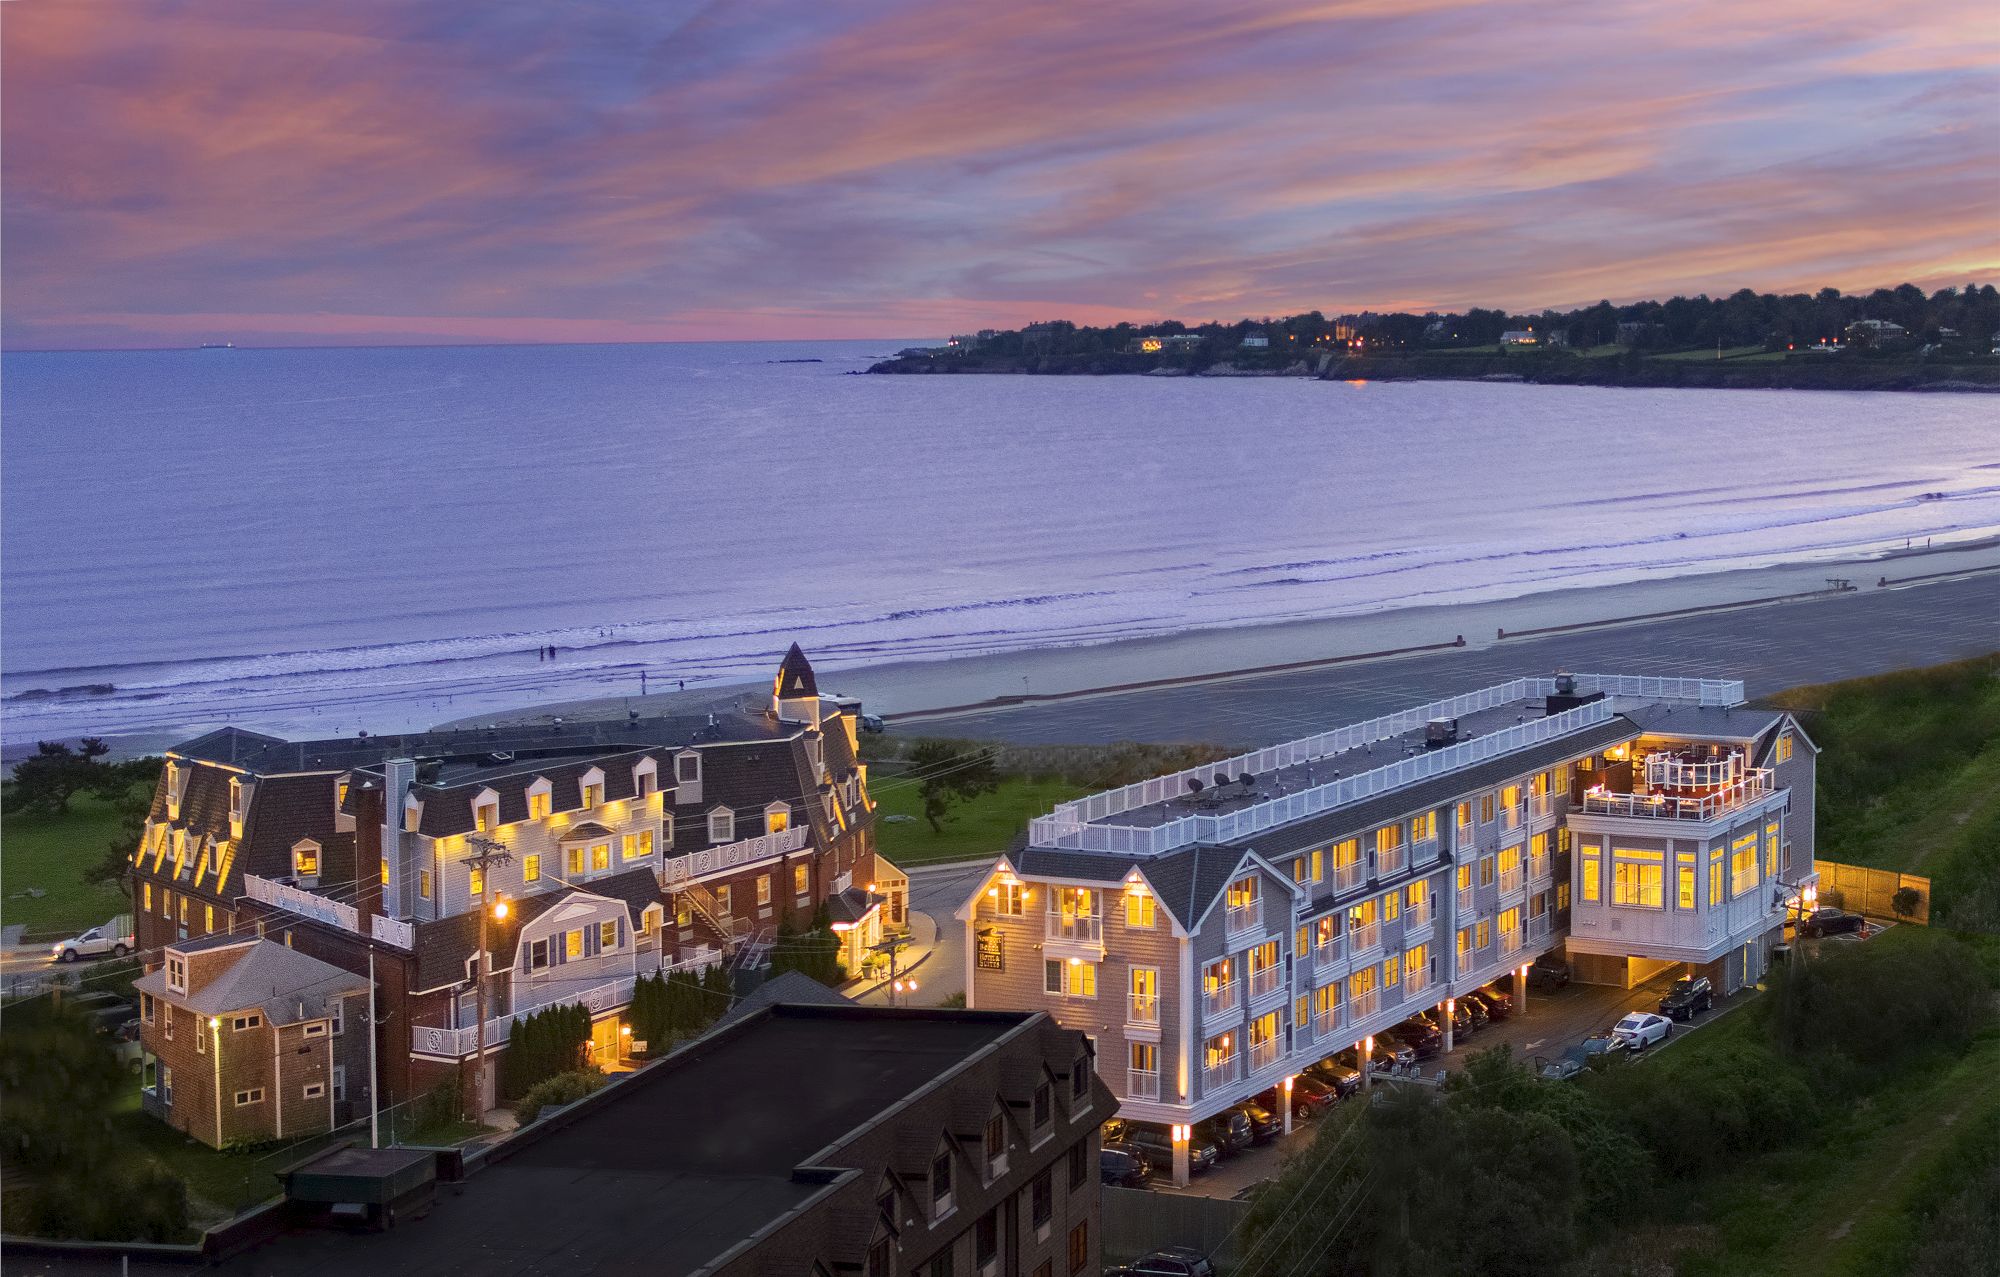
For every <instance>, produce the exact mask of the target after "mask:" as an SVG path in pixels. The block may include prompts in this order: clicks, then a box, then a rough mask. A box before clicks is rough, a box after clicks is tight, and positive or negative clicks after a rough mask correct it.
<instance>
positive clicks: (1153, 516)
mask: <svg viewBox="0 0 2000 1277" xmlns="http://www.w3.org/2000/svg"><path fill="white" fill-rule="evenodd" d="M903 344H907V343H899V342H893V341H882V342H812V343H792V344H767V343H755V344H728V343H714V344H684V345H633V346H513V347H425V348H371V349H311V350H255V349H236V350H213V351H195V350H184V351H137V352H88V353H9V354H7V355H6V356H5V357H4V391H3V392H0V394H3V395H4V398H0V411H3V412H4V417H5V430H4V435H0V498H4V503H0V532H4V539H3V540H0V582H4V600H0V698H4V700H0V709H4V717H0V739H4V741H5V742H6V743H8V744H11V745H19V744H20V743H22V742H28V741H33V740H35V739H40V738H49V737H71V736H76V735H81V734H105V735H120V734H127V733H157V732H180V731H193V730H196V729H200V728H205V727H207V726H210V725H214V724H219V723H223V722H235V723H239V724H242V725H246V726H255V727H260V728H264V729H266V730H273V731H278V732H287V733H315V734H342V733H349V732H353V731H356V730H359V729H369V730H376V731H383V730H394V729H398V728H404V727H411V726H419V725H425V724H428V723H431V722H434V721H437V720H441V719H448V718H457V717H463V716H467V715H473V714H478V713H482V712H485V711H486V710H488V709H496V708H500V707H503V706H517V705H523V704H530V703H534V702H537V701H546V700H556V699H572V698H577V697H584V696H594V695H610V694H616V693H624V692H636V691H638V690H640V677H641V674H642V672H643V674H644V675H645V677H646V680H647V684H648V690H652V691H661V690H665V689H667V688H669V687H671V686H675V685H677V684H678V683H679V682H680V681H682V680H685V681H686V682H687V684H688V685H689V686H690V687H699V686H703V685H709V684H714V683H719V682H728V681H736V680H740V679H744V678H762V677H766V676H768V674H769V671H770V670H771V668H772V667H773V663H774V661H775V659H776V656H777V654H779V653H781V652H782V651H783V650H784V648H785V647H786V645H787V644H789V643H791V642H792V641H794V640H797V641H798V642H800V643H802V644H803V645H804V646H805V647H806V649H807V650H808V651H809V652H810V653H811V655H812V657H813V659H814V661H815V663H816V664H818V665H819V666H820V667H821V668H823V669H839V668H843V667H851V666H856V665H864V664H874V663H879V662H882V661H885V660H896V659H936V658H945V657H951V656H957V655H961V654H967V653H983V652H995V651H1006V650H1012V649H1018V648H1024V647H1031V646H1038V645H1049V644H1077V643H1096V642H1104V641H1107V640H1113V639H1119V638H1125V637H1132V636H1138V635H1152V634H1161V633H1167V632H1173V631H1178V630H1183V629H1188V628H1192V627H1214V626H1234V625H1247V624H1256V623H1260V622H1269V621H1280V620H1291V619H1298V618H1306V617H1321V616H1329V615H1337V614H1343V613H1353V612H1364V611H1372V610H1379V609H1387V608H1397V607H1404V606H1409V605H1413V604H1425V603H1444V602H1455V601H1476V600H1481V599H1490V598H1499V597H1509V596H1516V595H1521V594H1526V593H1531V592H1535V591H1541V590H1549V589H1556V588H1565V587H1574V586H1581V585H1590V584H1597V583H1611V582H1622V581H1630V580H1634V579H1640V578H1648V577H1657V576H1661V575H1671V574H1687V573H1696V572H1706V571H1712V570H1716V569H1721V568H1733V567H1752V566H1761V565H1765V564H1770V563H1777V562H1787V561H1795V560H1800V559H1810V558H1815V557H1825V558H1835V557H1841V556H1847V555H1852V554H1855V553H1866V552H1869V551H1874V550H1881V549H1887V548H1890V547H1901V546H1902V545H1903V544H1904V542H1905V541H1906V539H1915V540H1916V541H1917V543H1919V544H1921V543H1922V542H1923V541H1924V540H1925V539H1927V538H1935V539H1936V540H1937V541H1938V542H1939V543H1944V542H1946V541H1950V540H1963V539H1972V538H1974V537H1978V536H1984V535H1989V534H1992V533H1994V532H1995V531H1996V530H2000V437H1996V433H1995V429H1994V417H1993V413H1994V403H1993V401H1992V400H1991V399H1988V398H1985V397H1981V396H1970V395H1948V394H1932V395H1918V394H1908V395H1897V394H1848V393H1815V392H1800V391H1676V390H1627V389H1598V388H1584V387H1576V388H1570V387H1539V386H1528V385H1519V384H1484V383H1464V382H1399V383H1380V382H1378V383H1324V382H1316V381H1309V380H1299V379H1288V378H1282V379H1281V378H1273V379H1220V378H1218V379H1202V378H1136V377H1123V378H1039V377H1020V376H1013V377H1006V376H990V377H945V376H932V377H923V376H900V377H870V376H852V375H849V374H850V373H856V372H859V371H860V370H863V369H865V368H866V367H867V366H868V364H869V363H870V362H872V361H873V360H875V359H877V358H880V357H883V356H886V355H888V354H890V353H893V351H894V350H895V349H896V348H897V347H898V346H899V345H903ZM799 361H809V362H799ZM551 644H553V645H554V646H555V647H556V649H557V655H556V657H555V659H554V660H546V659H542V657H541V655H540V651H541V649H543V648H546V647H547V646H549V645H551Z"/></svg>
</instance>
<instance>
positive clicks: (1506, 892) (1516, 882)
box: [1500, 865, 1527, 900]
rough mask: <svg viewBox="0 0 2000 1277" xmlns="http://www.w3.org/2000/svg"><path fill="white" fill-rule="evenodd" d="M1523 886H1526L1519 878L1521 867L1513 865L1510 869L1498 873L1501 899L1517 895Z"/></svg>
mask: <svg viewBox="0 0 2000 1277" xmlns="http://www.w3.org/2000/svg"><path fill="white" fill-rule="evenodd" d="M1525 885H1527V884H1526V880H1525V879H1523V878H1522V877H1521V866H1519V865H1515V866H1514V867H1513V868H1512V869H1502V870H1501V871H1500V897H1501V899H1503V900H1504V899H1506V898H1507V897H1508V896H1513V895H1519V894H1520V891H1521V888H1522V887H1523V886H1525Z"/></svg>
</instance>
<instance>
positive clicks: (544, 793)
mask: <svg viewBox="0 0 2000 1277" xmlns="http://www.w3.org/2000/svg"><path fill="white" fill-rule="evenodd" d="M552 793H553V788H552V786H550V784H549V781H548V778H547V777H546V776H537V777H535V779H534V783H532V784H530V785H529V786H528V819H529V820H547V819H548V816H549V812H550V810H551V805H552V798H551V794H552Z"/></svg>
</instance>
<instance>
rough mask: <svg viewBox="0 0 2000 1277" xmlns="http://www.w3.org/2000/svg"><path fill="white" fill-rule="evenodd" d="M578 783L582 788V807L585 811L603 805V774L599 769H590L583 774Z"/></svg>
mask: <svg viewBox="0 0 2000 1277" xmlns="http://www.w3.org/2000/svg"><path fill="white" fill-rule="evenodd" d="M579 783H580V784H581V785H582V787H583V805H584V807H585V808H586V809H587V808H591V807H601V806H603V805H604V772H603V771H602V770H601V769H599V768H596V767H593V768H591V769H590V770H589V771H587V772H585V773H584V774H583V776H582V778H581V780H580V782H579Z"/></svg>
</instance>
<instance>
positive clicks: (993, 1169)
mask: <svg viewBox="0 0 2000 1277" xmlns="http://www.w3.org/2000/svg"><path fill="white" fill-rule="evenodd" d="M984 1144H985V1150H986V1179H987V1182H988V1183H991V1182H992V1181H994V1180H996V1179H999V1178H1000V1177H1001V1176H1002V1175H1005V1174H1006V1173H1007V1119H1006V1118H1005V1117H1004V1116H1003V1115H1001V1114H999V1113H995V1114H994V1115H993V1116H991V1117H989V1118H987V1119H986V1133H985V1140H984Z"/></svg>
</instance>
